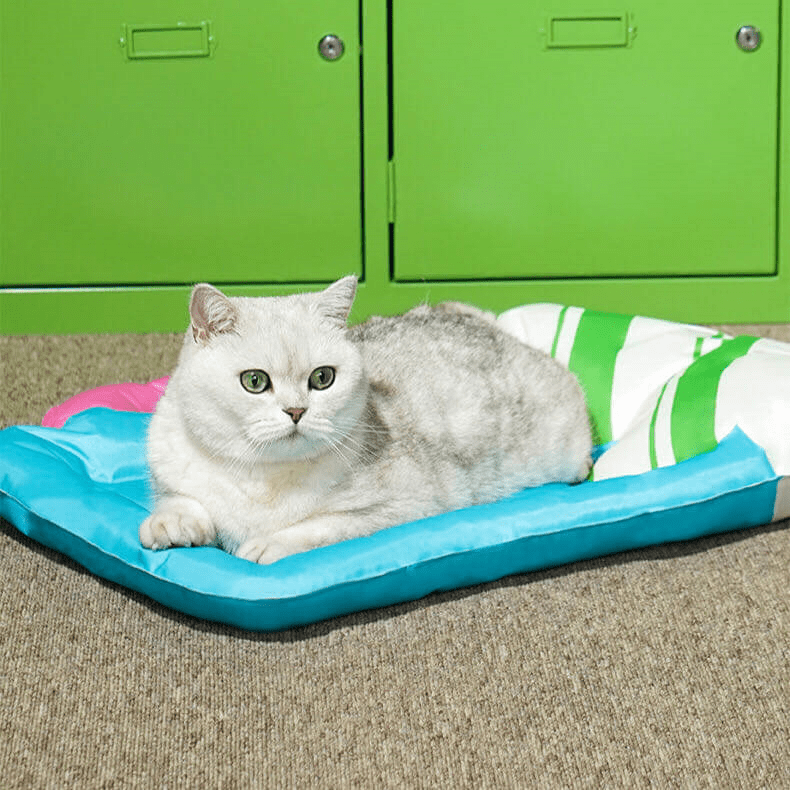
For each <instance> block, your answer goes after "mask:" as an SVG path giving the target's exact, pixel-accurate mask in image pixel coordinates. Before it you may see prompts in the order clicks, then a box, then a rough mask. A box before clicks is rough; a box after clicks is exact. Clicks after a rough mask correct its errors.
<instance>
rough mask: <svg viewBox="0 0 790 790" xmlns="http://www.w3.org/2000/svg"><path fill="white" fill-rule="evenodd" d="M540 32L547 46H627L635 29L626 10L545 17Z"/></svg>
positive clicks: (575, 47)
mask: <svg viewBox="0 0 790 790" xmlns="http://www.w3.org/2000/svg"><path fill="white" fill-rule="evenodd" d="M542 32H543V34H544V35H545V39H546V47H547V48H548V49H571V48H573V49H578V48H586V47H627V46H629V45H630V43H631V40H632V39H633V37H634V35H635V34H636V28H635V27H634V25H633V19H632V15H630V14H628V13H609V14H584V15H581V14H557V15H552V16H549V17H548V18H547V19H546V26H545V29H544V30H543V31H542Z"/></svg>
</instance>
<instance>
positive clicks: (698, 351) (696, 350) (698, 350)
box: [694, 332, 724, 359]
mask: <svg viewBox="0 0 790 790" xmlns="http://www.w3.org/2000/svg"><path fill="white" fill-rule="evenodd" d="M723 337H724V333H723V332H716V334H715V335H710V336H708V335H706V336H704V337H698V338H697V342H696V343H695V344H694V359H699V358H700V357H701V356H702V344H703V343H704V342H705V341H706V340H718V339H719V338H723Z"/></svg>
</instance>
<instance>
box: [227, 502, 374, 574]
mask: <svg viewBox="0 0 790 790" xmlns="http://www.w3.org/2000/svg"><path fill="white" fill-rule="evenodd" d="M376 529H377V527H376V526H374V525H373V524H372V523H371V521H370V519H369V518H363V517H360V516H355V515H354V514H353V513H348V514H346V513H343V514H332V515H326V516H315V517H313V518H310V519H307V520H306V521H302V522H301V523H299V524H294V525H293V526H291V527H286V528H285V529H282V530H280V531H279V532H275V533H274V534H273V535H265V534H263V533H259V534H256V535H253V536H252V537H251V538H249V539H248V540H246V541H244V543H242V544H241V546H239V548H238V549H237V550H236V556H237V557H241V558H242V559H245V560H250V561H251V562H257V563H259V564H261V565H269V564H271V563H272V562H276V561H277V560H281V559H282V558H283V557H287V556H289V555H291V554H299V553H301V552H303V551H309V550H310V549H316V548H318V547H319V546H328V545H329V544H330V543H338V542H339V541H341V540H347V539H348V538H355V537H359V536H360V535H368V534H370V533H371V532H374V531H375V530H376Z"/></svg>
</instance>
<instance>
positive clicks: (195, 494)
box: [140, 277, 591, 563]
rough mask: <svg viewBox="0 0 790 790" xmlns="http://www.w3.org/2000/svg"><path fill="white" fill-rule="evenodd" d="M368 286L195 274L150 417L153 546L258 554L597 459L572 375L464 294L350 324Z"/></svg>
mask: <svg viewBox="0 0 790 790" xmlns="http://www.w3.org/2000/svg"><path fill="white" fill-rule="evenodd" d="M356 286H357V281H356V278H354V277H346V278H344V279H342V280H339V281H338V282H336V283H334V284H333V285H331V286H330V287H329V288H327V289H326V290H325V291H322V292H319V293H310V294H299V295H295V296H287V297H277V298H258V299H254V298H228V297H226V296H224V295H223V294H222V293H220V292H219V291H218V290H216V289H215V288H213V287H212V286H210V285H205V284H202V285H198V286H196V287H195V289H194V291H193V293H192V299H191V303H190V315H191V327H190V329H189V331H188V332H187V335H186V337H185V340H184V346H183V349H182V351H181V355H180V358H179V361H178V365H177V367H176V370H175V371H174V373H173V375H172V377H171V379H170V382H169V384H168V386H167V391H166V392H165V394H164V396H163V397H162V399H161V400H160V402H159V405H158V407H157V410H156V413H155V415H154V416H153V418H152V420H151V425H150V430H149V435H148V459H149V464H150V469H151V473H152V477H153V481H154V485H155V489H156V492H157V500H156V508H155V510H154V512H153V514H152V515H151V516H150V517H149V518H147V519H146V520H145V521H144V522H143V523H142V525H141V527H140V541H141V542H142V544H143V545H144V546H146V547H148V548H152V549H164V548H167V547H170V546H198V545H206V544H213V545H218V546H220V547H222V548H224V549H225V550H226V551H229V552H231V553H233V554H236V555H237V556H239V557H243V558H246V559H249V560H252V561H254V562H260V563H270V562H274V561H275V560H278V559H280V558H281V557H285V556H286V555H289V554H293V553H296V552H302V551H306V550H308V549H312V548H315V547H317V546H323V545H326V544H329V543H334V542H336V541H340V540H345V539H347V538H353V537H357V536H360V535H368V534H370V533H372V532H375V531H377V530H380V529H382V528H384V527H389V526H392V525H394V524H398V523H401V522H406V521H410V520H414V519H418V518H422V517H425V516H430V515H434V514H436V513H440V512H443V511H448V510H453V509H456V508H461V507H465V506H468V505H473V504H477V503H482V502H491V501H493V500H496V499H499V498H501V497H504V496H506V495H508V494H512V493H514V492H515V491H517V490H520V489H522V488H525V487H527V486H536V485H540V484H542V483H547V482H550V481H565V482H576V481H579V480H583V479H584V478H586V476H587V474H588V472H589V469H590V463H591V461H590V452H591V439H590V427H589V422H588V417H587V410H586V407H585V403H584V397H583V394H582V391H581V388H580V387H579V385H578V383H577V382H576V379H575V378H574V376H573V375H572V374H571V373H569V372H568V371H567V370H566V369H565V368H563V367H562V366H561V365H559V364H558V363H556V362H554V361H553V360H552V359H550V358H549V357H548V356H546V355H545V354H543V353H541V352H538V351H536V350H534V349H532V348H529V347H528V346H525V345H523V344H522V343H520V342H519V341H517V340H515V339H514V338H512V337H510V336H509V335H507V334H505V333H504V332H503V331H501V330H500V329H499V328H498V327H497V326H496V324H495V323H494V322H493V320H492V318H493V317H492V316H490V314H487V313H483V312H482V311H479V310H477V309H476V308H473V307H470V306H467V305H458V304H445V305H439V306H438V307H434V308H431V307H427V306H421V307H418V308H415V309H414V310H412V311H410V312H408V313H406V314H405V315H403V316H398V317H392V318H373V319H371V320H369V321H368V322H366V323H364V324H361V325H359V326H356V327H353V328H350V329H349V328H347V326H346V321H347V317H348V314H349V311H350V310H351V305H352V303H353V300H354V294H355V292H356Z"/></svg>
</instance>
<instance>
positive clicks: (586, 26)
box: [392, 0, 779, 280]
mask: <svg viewBox="0 0 790 790" xmlns="http://www.w3.org/2000/svg"><path fill="white" fill-rule="evenodd" d="M750 21H754V23H755V25H757V24H759V26H760V29H759V31H755V30H754V29H753V28H752V29H751V30H749V29H746V30H744V32H743V33H742V34H741V40H740V41H739V40H738V38H737V32H738V31H739V29H740V28H741V27H745V23H746V22H750ZM392 30H393V47H392V49H393V53H394V54H393V118H394V126H393V129H394V145H393V169H394V180H395V184H396V188H397V192H396V214H395V221H394V233H395V243H394V249H395V268H394V271H395V276H396V278H397V279H399V280H417V279H421V278H428V279H440V280H457V279H464V280H465V279H476V278H480V277H487V278H558V277H610V278H613V277H624V276H626V277H633V276H650V277H653V276H658V277H664V276H684V277H687V276H699V275H757V274H770V273H773V272H775V271H776V268H777V249H776V233H777V197H778V192H777V188H778V182H777V172H778V170H777V165H778V158H777V157H778V102H779V94H778V74H779V2H778V0H752V1H751V2H749V3H744V2H743V0H722V1H721V2H717V3H714V4H711V3H680V2H666V3H655V2H641V0H634V2H632V3H631V4H630V5H628V6H627V7H626V8H620V9H616V10H612V9H611V8H609V7H608V6H606V5H605V4H604V6H603V7H596V5H595V3H592V4H591V3H590V2H589V1H588V0H583V1H580V0H563V2H561V3H551V4H543V3H535V2H503V1H501V0H500V1H499V2H494V3H481V2H479V0H458V1H457V2H455V3H453V4H452V7H450V6H448V5H447V3H444V2H441V0H426V2H421V3H415V2H396V3H394V4H393V13H392Z"/></svg>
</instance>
